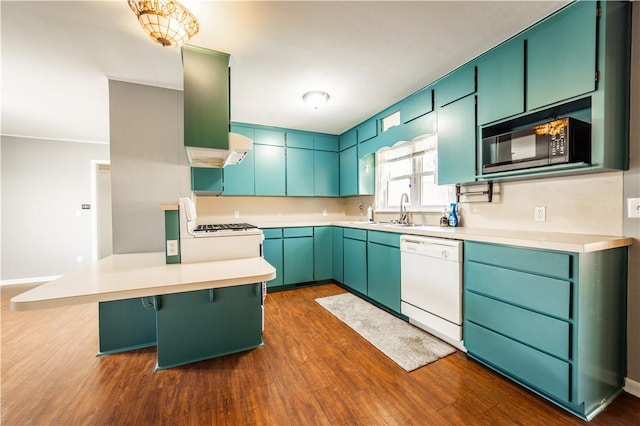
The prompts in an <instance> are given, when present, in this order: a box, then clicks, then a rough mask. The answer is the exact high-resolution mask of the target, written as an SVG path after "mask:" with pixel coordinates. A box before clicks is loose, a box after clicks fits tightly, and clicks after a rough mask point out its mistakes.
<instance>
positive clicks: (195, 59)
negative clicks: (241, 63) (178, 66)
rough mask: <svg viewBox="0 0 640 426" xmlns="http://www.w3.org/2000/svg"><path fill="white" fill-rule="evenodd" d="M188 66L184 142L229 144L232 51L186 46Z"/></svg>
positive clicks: (184, 55) (184, 58) (206, 145)
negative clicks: (230, 61) (230, 60)
mask: <svg viewBox="0 0 640 426" xmlns="http://www.w3.org/2000/svg"><path fill="white" fill-rule="evenodd" d="M182 63H183V67H184V144H185V145H186V146H194V147H204V148H217V149H227V148H228V147H229V55H228V54H226V53H221V52H216V51H213V50H209V49H203V48H201V47H195V46H183V47H182Z"/></svg>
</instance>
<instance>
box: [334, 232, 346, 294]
mask: <svg viewBox="0 0 640 426" xmlns="http://www.w3.org/2000/svg"><path fill="white" fill-rule="evenodd" d="M332 237H333V247H332V255H333V262H332V265H331V266H332V268H333V279H334V280H336V281H338V282H339V283H341V284H342V283H343V282H344V271H343V265H344V257H343V256H344V249H343V232H342V228H340V227H338V226H334V227H333V229H332Z"/></svg>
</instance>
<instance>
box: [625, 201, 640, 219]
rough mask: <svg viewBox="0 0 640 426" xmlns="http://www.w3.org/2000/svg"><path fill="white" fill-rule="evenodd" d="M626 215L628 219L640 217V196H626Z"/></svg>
mask: <svg viewBox="0 0 640 426" xmlns="http://www.w3.org/2000/svg"><path fill="white" fill-rule="evenodd" d="M627 217H628V218H629V219H638V218H640V198H627Z"/></svg>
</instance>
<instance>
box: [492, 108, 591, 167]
mask: <svg viewBox="0 0 640 426" xmlns="http://www.w3.org/2000/svg"><path fill="white" fill-rule="evenodd" d="M482 158H483V160H482V163H483V164H482V173H483V174H488V173H498V172H507V171H512V170H522V169H528V168H532V167H542V166H550V165H554V164H572V163H576V164H589V163H590V162H591V124H589V123H586V122H584V121H580V120H576V119H575V118H571V117H565V118H560V119H557V120H553V121H549V122H546V123H542V124H537V125H535V126H531V127H528V128H526V129H520V130H515V131H512V132H508V133H503V134H500V135H496V136H491V137H487V138H484V139H482Z"/></svg>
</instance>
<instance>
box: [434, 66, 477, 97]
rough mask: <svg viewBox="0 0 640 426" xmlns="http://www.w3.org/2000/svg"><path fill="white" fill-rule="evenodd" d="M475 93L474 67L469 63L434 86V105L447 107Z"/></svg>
mask: <svg viewBox="0 0 640 426" xmlns="http://www.w3.org/2000/svg"><path fill="white" fill-rule="evenodd" d="M475 91H476V67H475V64H474V63H473V62H469V63H467V64H465V65H463V66H461V67H460V68H458V69H456V70H455V71H453V72H452V73H450V74H448V75H446V76H445V77H444V78H442V79H441V80H439V81H438V83H437V84H436V104H437V105H438V107H441V106H444V105H447V104H449V103H451V102H453V101H455V100H457V99H460V98H463V97H465V96H467V95H470V94H472V93H474V92H475Z"/></svg>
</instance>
